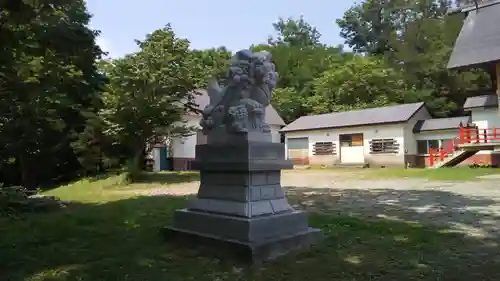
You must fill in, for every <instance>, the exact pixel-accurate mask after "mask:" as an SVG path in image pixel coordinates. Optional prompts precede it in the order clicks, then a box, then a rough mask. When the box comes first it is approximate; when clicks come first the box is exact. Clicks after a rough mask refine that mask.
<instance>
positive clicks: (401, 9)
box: [337, 0, 451, 55]
mask: <svg viewBox="0 0 500 281" xmlns="http://www.w3.org/2000/svg"><path fill="white" fill-rule="evenodd" d="M450 4H451V3H450V1H447V0H422V1H408V0H366V1H363V2H362V3H360V4H355V5H354V6H352V7H351V8H350V9H348V10H347V11H346V12H345V13H344V16H343V17H342V18H341V19H338V20H337V24H338V25H339V27H340V29H341V33H340V35H341V36H342V37H343V38H344V39H345V41H346V43H347V44H348V45H349V46H350V47H351V48H352V49H353V50H354V51H355V52H357V53H366V54H370V55H385V54H386V53H388V52H392V51H393V50H394V49H393V48H394V46H393V45H392V43H391V42H394V41H395V40H397V39H398V38H400V37H401V36H403V35H404V34H405V32H406V31H407V26H408V24H409V23H410V24H411V23H413V22H415V21H418V20H421V19H429V18H442V17H443V16H444V15H445V14H446V11H447V10H448V8H450Z"/></svg>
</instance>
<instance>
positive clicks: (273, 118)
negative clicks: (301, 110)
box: [194, 90, 286, 126]
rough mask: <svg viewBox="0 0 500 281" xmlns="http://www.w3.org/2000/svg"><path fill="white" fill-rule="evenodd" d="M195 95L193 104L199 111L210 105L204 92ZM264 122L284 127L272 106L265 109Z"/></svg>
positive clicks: (198, 91) (208, 98)
mask: <svg viewBox="0 0 500 281" xmlns="http://www.w3.org/2000/svg"><path fill="white" fill-rule="evenodd" d="M196 93H197V94H195V96H194V102H195V103H196V104H197V105H198V110H200V111H201V110H203V109H204V108H205V107H206V106H207V105H208V104H209V103H210V97H209V96H208V94H207V91H205V90H196ZM266 122H267V123H268V124H269V125H279V126H285V125H286V124H285V121H283V119H282V118H281V116H280V115H279V114H278V112H277V111H276V109H274V107H273V106H272V105H269V106H268V107H266Z"/></svg>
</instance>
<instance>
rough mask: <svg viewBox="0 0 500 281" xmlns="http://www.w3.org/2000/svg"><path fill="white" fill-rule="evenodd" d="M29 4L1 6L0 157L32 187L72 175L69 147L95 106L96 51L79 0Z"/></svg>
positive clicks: (75, 169) (74, 167) (74, 160)
mask: <svg viewBox="0 0 500 281" xmlns="http://www.w3.org/2000/svg"><path fill="white" fill-rule="evenodd" d="M13 2H15V3H13ZM27 2H28V3H24V2H21V1H2V2H0V4H1V6H0V46H1V48H0V96H1V98H0V115H1V117H0V135H1V136H2V138H1V140H0V142H1V146H0V150H1V151H0V153H1V154H2V157H1V158H2V159H11V160H9V163H7V164H12V165H14V166H15V167H16V168H18V169H19V171H20V174H21V178H22V183H23V185H24V186H25V187H27V188H34V187H35V186H37V185H38V184H39V183H41V182H42V181H51V180H59V179H63V178H64V177H68V176H70V175H73V176H75V175H77V174H78V170H79V167H78V162H77V158H76V156H75V154H74V153H73V150H72V149H71V143H72V142H74V141H75V140H76V139H77V138H78V134H80V133H81V132H82V131H83V130H85V127H86V118H87V117H86V116H88V115H91V114H94V113H95V112H96V111H97V110H98V108H99V87H100V85H101V84H102V79H101V77H100V76H99V75H98V73H97V71H96V66H95V64H94V62H95V60H96V59H98V58H99V57H100V56H101V54H102V51H101V50H100V49H99V47H98V46H97V45H96V43H95V37H96V36H97V34H98V33H97V32H96V31H93V30H91V29H89V28H88V23H89V20H90V15H89V14H88V12H87V10H86V8H85V3H84V1H83V0H76V1H70V2H67V1H43V0H40V1H35V2H30V1H27ZM40 163H43V164H40ZM7 164H5V163H3V165H2V167H0V169H4V168H6V166H8V165H7ZM12 165H11V166H12ZM69 167H71V171H69V170H68V169H69Z"/></svg>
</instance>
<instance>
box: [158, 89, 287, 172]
mask: <svg viewBox="0 0 500 281" xmlns="http://www.w3.org/2000/svg"><path fill="white" fill-rule="evenodd" d="M197 93H198V94H197V95H196V96H195V103H196V104H197V105H198V109H199V110H200V111H201V110H203V109H204V108H205V106H207V105H208V104H209V102H210V98H209V97H208V95H207V93H206V91H203V90H199V91H197ZM185 120H186V121H187V122H188V124H189V125H192V126H195V127H197V128H198V130H197V131H196V132H194V133H193V135H191V136H188V137H184V138H174V139H172V141H171V144H170V152H169V155H168V157H169V159H170V163H171V169H173V170H191V169H195V167H193V165H192V162H193V160H194V159H195V147H196V145H197V144H204V143H206V136H205V135H204V134H203V133H202V132H201V128H200V127H199V123H200V121H201V115H200V114H195V113H192V114H189V115H186V116H185ZM266 122H267V123H268V124H269V125H270V126H271V134H272V137H273V142H280V140H281V134H280V130H281V128H283V126H285V122H284V121H283V119H282V118H281V117H280V116H279V114H278V112H276V110H275V109H274V108H273V106H272V105H270V106H268V107H267V108H266ZM156 162H157V161H156V159H155V163H156Z"/></svg>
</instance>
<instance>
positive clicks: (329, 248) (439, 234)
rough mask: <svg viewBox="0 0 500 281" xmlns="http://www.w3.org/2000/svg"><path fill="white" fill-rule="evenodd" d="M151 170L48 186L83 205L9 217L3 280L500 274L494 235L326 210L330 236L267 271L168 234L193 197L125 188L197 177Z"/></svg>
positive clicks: (346, 279)
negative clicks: (140, 178)
mask: <svg viewBox="0 0 500 281" xmlns="http://www.w3.org/2000/svg"><path fill="white" fill-rule="evenodd" d="M167 174H168V173H167ZM149 176H150V177H149V179H150V182H146V179H145V180H144V182H142V183H139V184H134V185H129V186H124V185H123V184H122V183H121V178H120V177H119V176H116V177H110V178H105V179H91V180H82V181H79V182H76V183H74V184H71V185H67V186H62V187H60V188H57V189H55V190H52V191H50V192H48V194H50V195H55V196H59V197H60V198H61V199H63V200H72V201H74V204H73V205H70V206H68V207H67V208H65V209H63V210H62V211H55V212H52V213H44V214H37V215H31V216H26V217H25V218H22V219H5V218H4V219H0V280H2V281H21V280H25V281H28V280H30V281H35V280H36V281H42V280H44V281H59V280H60V281H63V280H65V281H69V280H75V281H76V280H78V281H101V280H102V281H112V280H113V281H114V280H128V281H134V280H137V281H145V280H146V281H157V280H158V281H159V280H169V281H171V280H172V281H174V280H201V281H202V280H207V281H208V280H231V281H233V280H297V281H302V280H312V281H314V280H333V281H336V280H338V281H352V280H360V281H361V280H362V281H365V280H450V281H452V280H453V281H460V280H464V281H465V280H467V281H469V280H500V271H499V270H498V267H499V266H500V255H499V254H498V252H499V251H498V249H495V248H492V247H493V246H491V244H487V243H486V242H485V241H481V240H478V239H473V238H465V237H464V236H462V235H459V234H453V233H449V232H446V231H443V230H438V229H435V228H426V227H424V226H420V225H415V224H407V223H402V222H393V221H384V220H365V219H361V218H356V217H347V216H327V215H321V214H311V216H310V223H311V225H313V226H315V227H319V228H321V229H322V230H323V231H324V232H325V234H326V240H325V241H323V242H322V243H321V244H319V245H317V246H315V247H314V248H312V249H310V250H308V251H303V252H299V253H295V254H291V255H288V256H286V257H283V258H281V259H279V260H277V261H274V262H270V263H267V264H265V265H264V266H263V267H262V268H251V267H247V266H244V265H238V264H233V263H232V262H231V261H229V260H219V259H215V258H211V257H209V256H206V255H203V254H201V253H200V252H199V251H198V250H197V249H196V247H195V246H194V245H193V247H190V248H189V249H187V248H183V247H179V246H177V245H176V243H175V241H168V242H167V241H165V240H164V239H163V238H162V237H161V235H160V233H159V230H160V228H161V227H163V226H165V225H168V224H170V223H171V219H172V211H173V210H175V209H177V208H181V207H183V206H184V205H185V203H186V201H187V199H188V198H185V197H177V198H174V197H167V196H152V197H132V196H131V195H130V193H127V192H122V193H120V192H117V191H120V190H125V189H135V188H139V189H143V188H146V187H147V186H155V187H157V186H158V185H160V184H168V183H169V180H173V181H174V179H179V178H180V177H183V179H184V180H188V181H190V180H193V178H190V177H187V176H177V175H171V176H165V175H161V174H160V175H153V174H150V175H149ZM169 177H170V178H169ZM193 177H196V176H193ZM167 178H169V179H168V180H167Z"/></svg>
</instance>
